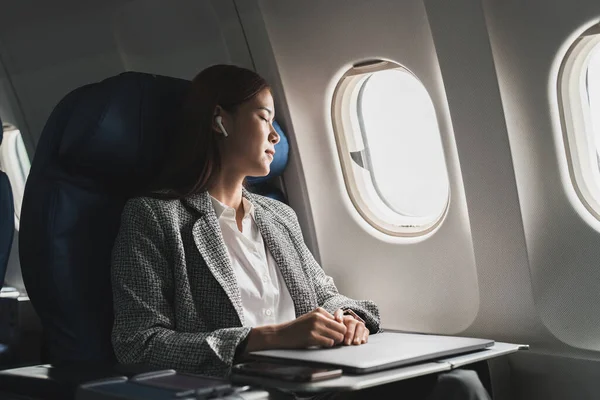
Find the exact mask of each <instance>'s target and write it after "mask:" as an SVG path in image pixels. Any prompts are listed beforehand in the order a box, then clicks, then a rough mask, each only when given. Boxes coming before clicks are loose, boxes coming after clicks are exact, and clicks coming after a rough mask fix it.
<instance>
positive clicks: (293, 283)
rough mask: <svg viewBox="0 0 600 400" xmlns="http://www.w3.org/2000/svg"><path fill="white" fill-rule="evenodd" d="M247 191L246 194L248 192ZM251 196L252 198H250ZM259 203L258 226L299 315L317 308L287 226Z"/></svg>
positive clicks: (257, 206) (297, 315)
mask: <svg viewBox="0 0 600 400" xmlns="http://www.w3.org/2000/svg"><path fill="white" fill-rule="evenodd" d="M244 194H245V195H246V192H244ZM247 197H249V196H247ZM249 199H250V200H253V199H252V198H251V197H250V198H249ZM257 203H258V202H256V201H253V204H254V217H255V220H256V225H257V226H258V229H259V230H260V233H261V235H262V237H263V240H264V242H265V245H266V246H267V248H268V249H269V251H270V252H271V254H272V255H273V258H274V259H275V262H277V266H278V267H279V270H280V271H281V275H282V276H283V280H284V281H285V284H286V286H287V288H288V291H289V292H290V295H291V296H292V300H293V302H294V308H295V311H296V317H299V316H301V315H304V314H306V313H308V312H310V311H312V310H313V309H314V308H315V307H317V299H316V295H315V292H314V290H311V289H312V288H311V287H310V286H309V284H308V280H307V279H306V275H304V269H303V268H302V265H301V263H300V259H299V258H298V257H294V254H297V250H296V248H295V247H294V243H293V242H292V239H291V237H290V235H289V233H288V231H287V228H286V227H284V226H283V225H282V224H281V223H280V222H279V221H277V220H276V219H275V218H274V217H273V216H272V215H270V214H269V211H268V210H265V209H264V208H263V207H261V206H260V205H259V204H257Z"/></svg>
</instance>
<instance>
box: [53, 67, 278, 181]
mask: <svg viewBox="0 0 600 400" xmlns="http://www.w3.org/2000/svg"><path fill="white" fill-rule="evenodd" d="M189 87H190V82H189V81H187V80H183V79H176V78H169V77H163V76H156V75H150V74H144V73H136V72H126V73H123V74H120V75H118V76H115V77H112V78H108V79H106V80H104V81H102V82H100V83H98V84H93V85H89V86H87V87H85V92H84V93H82V95H80V97H79V99H78V101H77V102H76V104H74V106H73V107H72V108H71V112H70V116H69V119H68V122H67V123H66V125H65V128H64V131H63V135H62V139H61V142H60V148H59V158H60V160H61V162H63V163H64V165H65V167H66V168H68V169H69V170H70V171H72V172H73V173H76V174H77V175H89V176H91V177H93V179H94V180H99V181H101V182H103V183H104V184H105V185H108V186H110V187H115V185H116V186H117V187H119V188H122V187H123V186H127V185H131V184H132V183H133V182H137V183H139V184H142V183H145V182H147V181H148V180H149V179H150V178H151V177H152V176H153V175H154V174H155V173H156V172H157V169H158V168H159V167H160V161H161V160H162V157H163V156H164V154H163V153H164V149H165V146H167V145H168V141H169V138H170V137H171V133H170V132H172V131H173V129H175V125H176V121H177V118H178V113H179V109H180V105H181V103H182V101H183V98H184V96H185V94H186V92H187V90H188V89H189ZM274 127H275V129H276V130H277V132H278V133H279V135H280V137H281V139H280V142H279V143H278V144H277V145H276V146H275V157H274V160H273V162H272V164H271V173H270V174H269V175H268V176H266V177H259V178H249V181H250V182H251V184H255V183H262V182H264V181H266V180H268V179H270V178H272V177H274V176H278V175H280V174H281V173H282V172H283V170H284V169H285V166H286V165H287V160H288V142H287V138H286V136H285V134H284V133H283V131H282V130H281V128H280V127H279V125H278V124H277V123H274Z"/></svg>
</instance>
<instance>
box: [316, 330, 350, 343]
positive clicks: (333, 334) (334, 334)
mask: <svg viewBox="0 0 600 400" xmlns="http://www.w3.org/2000/svg"><path fill="white" fill-rule="evenodd" d="M317 333H318V334H319V335H321V336H323V337H326V338H328V339H332V340H333V341H334V344H338V343H342V341H343V340H344V333H340V332H338V331H335V330H333V329H329V328H328V327H326V326H321V327H320V329H318V330H317Z"/></svg>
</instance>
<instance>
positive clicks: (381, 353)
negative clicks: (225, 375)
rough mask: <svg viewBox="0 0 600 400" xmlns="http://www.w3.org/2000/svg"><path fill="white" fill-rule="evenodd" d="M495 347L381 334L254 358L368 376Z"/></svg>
mask: <svg viewBox="0 0 600 400" xmlns="http://www.w3.org/2000/svg"><path fill="white" fill-rule="evenodd" d="M493 345H494V341H493V340H487V339H474V338H464V337H456V336H436V335H423V334H413V333H397V332H381V333H378V334H375V335H371V336H369V342H368V343H365V344H363V345H360V346H336V347H332V348H318V349H315V348H313V349H298V350H262V351H255V352H252V353H250V355H251V356H252V358H253V359H256V360H270V361H280V362H286V363H290V362H294V363H296V364H305V363H310V364H319V365H325V366H331V367H337V368H342V369H343V370H344V372H347V373H352V374H366V373H370V372H376V371H381V370H385V369H390V368H396V367H401V366H404V365H408V364H414V363H418V362H422V361H429V360H435V359H439V358H443V357H448V356H452V355H456V354H462V353H469V352H473V351H477V350H482V349H485V348H487V347H490V346H493Z"/></svg>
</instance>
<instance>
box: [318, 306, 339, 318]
mask: <svg viewBox="0 0 600 400" xmlns="http://www.w3.org/2000/svg"><path fill="white" fill-rule="evenodd" d="M315 312H317V313H318V314H321V315H324V316H326V317H327V318H329V319H334V318H333V315H331V314H330V313H329V311H327V310H326V309H324V308H323V307H317V308H315Z"/></svg>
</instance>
